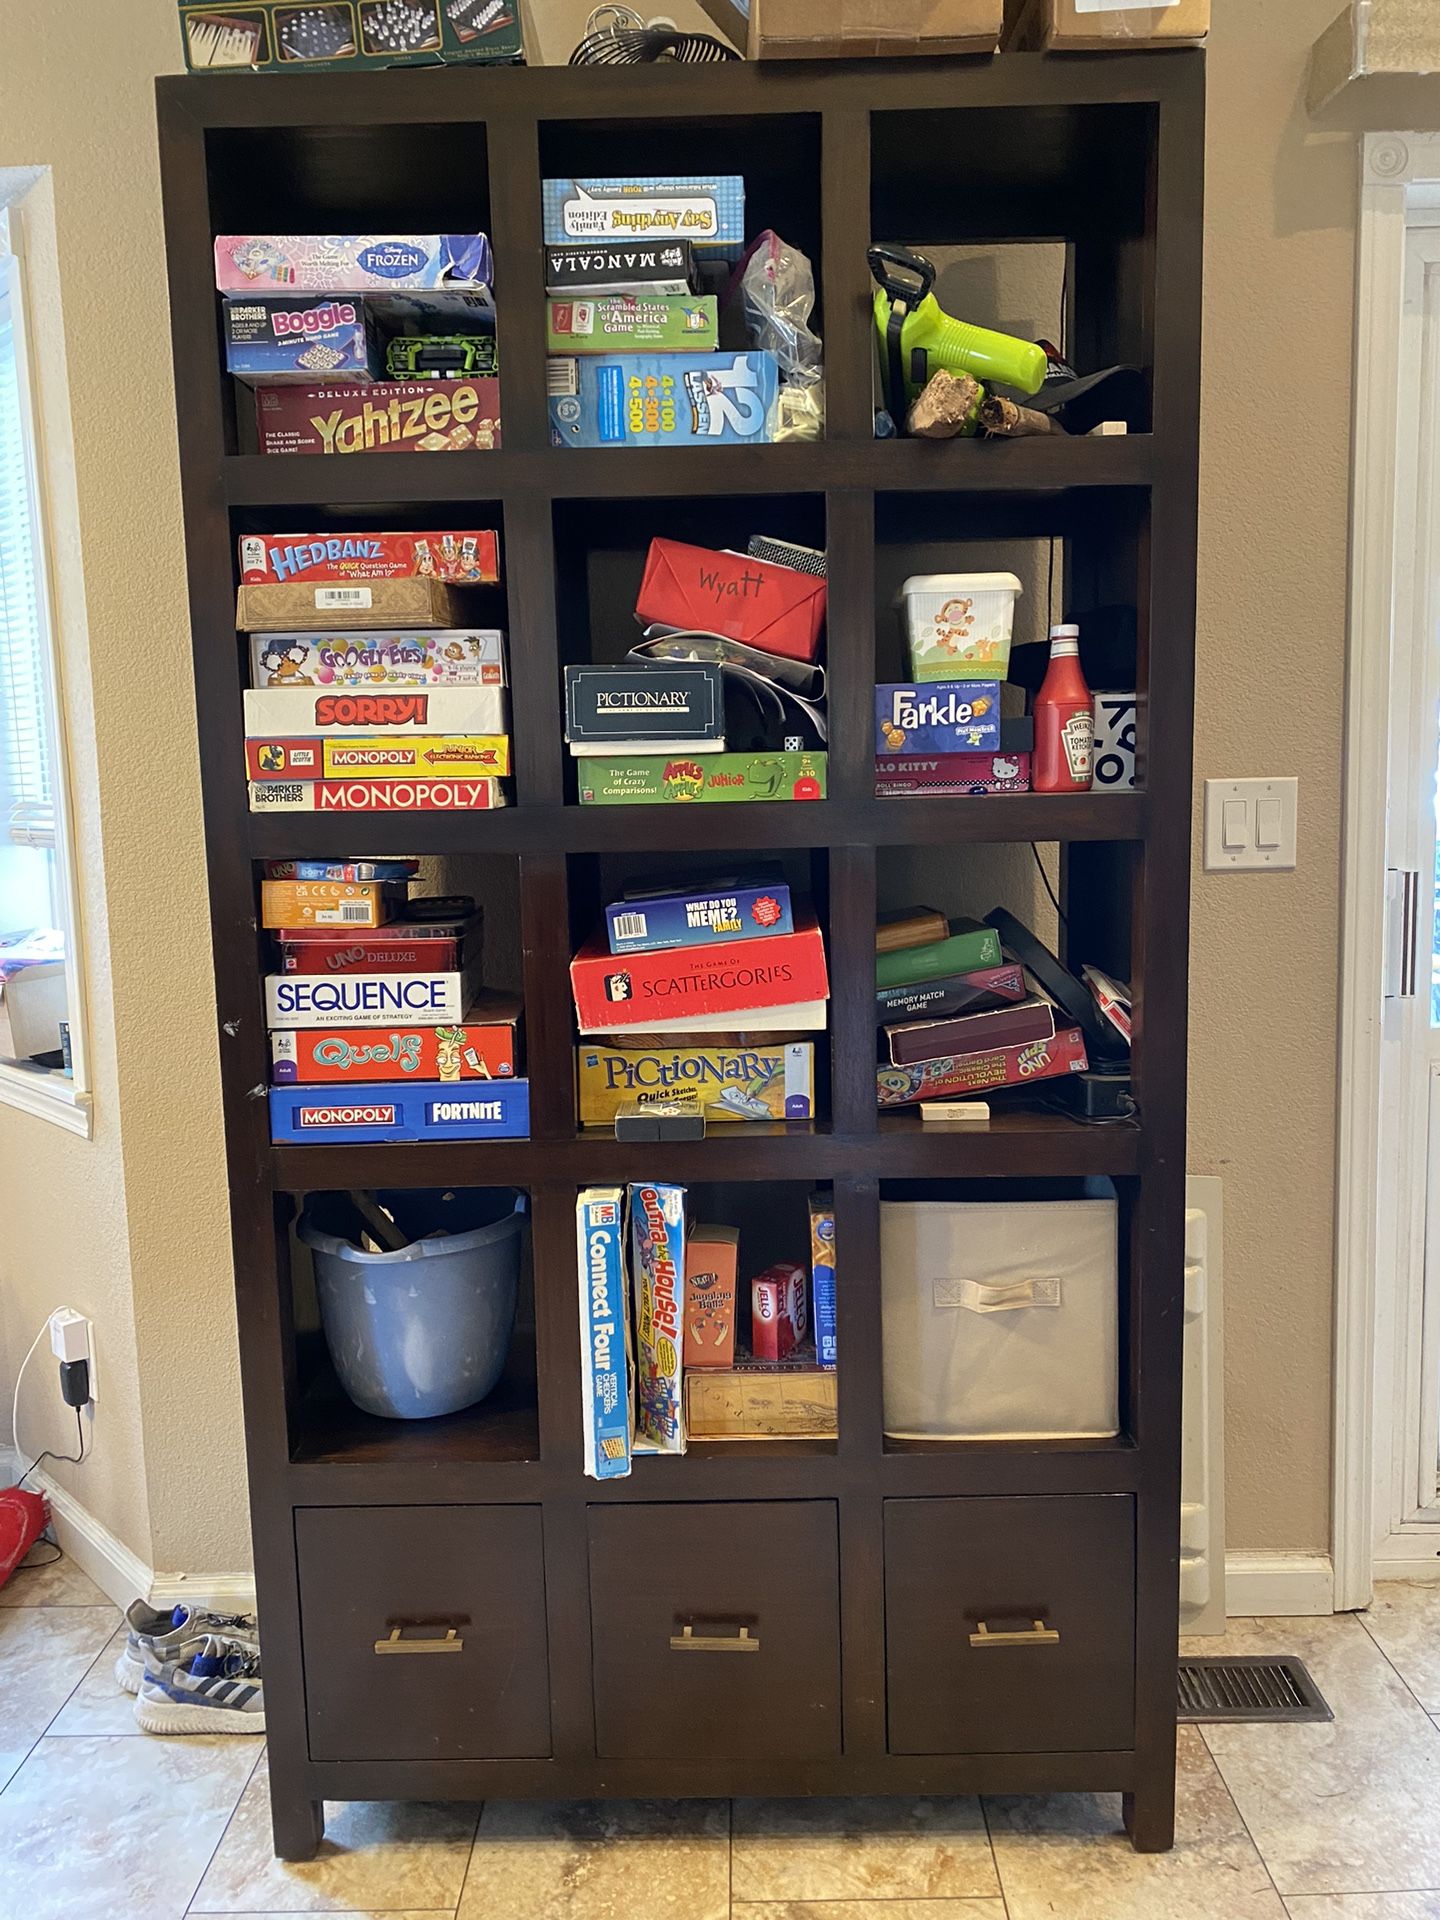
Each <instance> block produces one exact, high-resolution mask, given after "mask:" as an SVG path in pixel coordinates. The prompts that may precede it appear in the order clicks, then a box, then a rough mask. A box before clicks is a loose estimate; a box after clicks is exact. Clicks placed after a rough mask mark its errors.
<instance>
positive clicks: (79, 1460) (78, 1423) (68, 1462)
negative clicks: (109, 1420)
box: [15, 1407, 85, 1487]
mask: <svg viewBox="0 0 1440 1920" xmlns="http://www.w3.org/2000/svg"><path fill="white" fill-rule="evenodd" d="M75 1444H76V1446H77V1447H78V1448H79V1449H80V1451H79V1452H78V1453H53V1452H52V1451H51V1450H50V1448H49V1447H47V1448H46V1449H45V1451H44V1453H42V1454H39V1455H37V1457H36V1458H35V1459H34V1460H32V1461H31V1462H30V1464H29V1466H28V1467H27V1468H26V1469H25V1471H24V1473H22V1474H21V1476H20V1478H19V1479H18V1480H17V1481H16V1482H15V1484H16V1486H17V1487H23V1486H24V1485H25V1482H26V1481H27V1480H28V1479H29V1478H30V1476H31V1474H32V1473H34V1472H35V1471H36V1469H37V1468H38V1467H39V1466H40V1465H41V1463H42V1461H45V1460H53V1461H54V1462H55V1464H56V1466H57V1467H78V1466H82V1465H83V1464H84V1461H85V1426H84V1422H83V1421H82V1420H81V1418H80V1409H79V1407H76V1409H75Z"/></svg>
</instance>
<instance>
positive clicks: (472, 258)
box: [215, 233, 495, 293]
mask: <svg viewBox="0 0 1440 1920" xmlns="http://www.w3.org/2000/svg"><path fill="white" fill-rule="evenodd" d="M494 277H495V270H494V266H493V263H492V261H491V257H490V242H489V240H487V239H486V237H485V235H484V234H483V233H326V234H318V233H301V234H275V233H260V234H256V233H222V234H220V235H219V236H218V237H217V239H216V241H215V285H216V286H217V287H218V288H219V289H220V291H221V293H256V292H259V291H261V290H262V289H273V290H275V291H276V292H293V293H399V292H401V291H402V290H409V289H413V288H417V287H425V288H432V287H464V288H466V289H468V290H471V291H474V290H475V289H478V288H483V287H488V286H489V285H490V283H491V281H492V280H493V279H494Z"/></svg>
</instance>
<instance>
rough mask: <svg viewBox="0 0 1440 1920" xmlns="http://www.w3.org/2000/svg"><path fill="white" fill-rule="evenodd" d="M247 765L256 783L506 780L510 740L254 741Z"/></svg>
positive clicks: (359, 737) (356, 737)
mask: <svg viewBox="0 0 1440 1920" xmlns="http://www.w3.org/2000/svg"><path fill="white" fill-rule="evenodd" d="M245 763H246V768H247V773H248V777H249V778H250V779H251V780H349V779H351V778H359V777H363V778H365V779H367V780H412V779H415V778H416V777H417V776H418V777H420V778H423V779H438V778H440V777H441V776H442V775H456V774H458V775H461V776H463V777H464V778H466V779H472V778H473V779H503V778H504V776H505V775H506V774H507V773H509V771H510V739H509V735H508V734H503V733H500V734H495V733H414V734H402V735H399V736H397V735H394V734H388V735H387V734H375V733H372V734H363V733H356V734H331V735H328V736H325V737H322V736H320V735H319V734H302V735H300V736H298V737H297V736H295V735H281V736H279V737H278V738H277V737H276V736H275V735H273V734H264V735H260V736H258V737H257V736H254V735H251V736H248V737H247V738H246V741H245Z"/></svg>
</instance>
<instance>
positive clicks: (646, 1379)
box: [629, 1183, 685, 1453]
mask: <svg viewBox="0 0 1440 1920" xmlns="http://www.w3.org/2000/svg"><path fill="white" fill-rule="evenodd" d="M629 1199H630V1277H631V1282H632V1284H633V1286H634V1288H635V1446H636V1449H637V1451H639V1452H646V1453H684V1451H685V1420H684V1411H683V1408H682V1406H681V1401H680V1373H681V1352H682V1341H683V1338H684V1327H685V1189H684V1187H673V1186H661V1185H660V1184H658V1183H655V1184H644V1185H637V1186H632V1187H631V1188H630V1194H629Z"/></svg>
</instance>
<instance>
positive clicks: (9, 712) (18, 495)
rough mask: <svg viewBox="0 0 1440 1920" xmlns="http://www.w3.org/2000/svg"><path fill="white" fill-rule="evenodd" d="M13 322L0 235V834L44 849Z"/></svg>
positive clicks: (40, 677) (22, 424)
mask: <svg viewBox="0 0 1440 1920" xmlns="http://www.w3.org/2000/svg"><path fill="white" fill-rule="evenodd" d="M19 314H20V267H19V262H18V261H17V260H16V258H15V256H14V255H13V254H12V253H11V252H10V251H9V248H8V246H7V245H6V244H5V235H4V228H3V227H0V832H3V833H4V834H5V836H6V838H8V839H9V840H10V841H12V842H14V843H15V844H17V845H20V846H46V847H49V846H53V845H54V844H55V809H54V801H53V789H52V786H51V768H50V748H49V741H48V737H47V730H46V724H45V708H46V703H45V684H46V683H45V674H46V659H45V632H44V626H43V615H42V612H41V606H40V596H39V587H40V582H39V579H38V577H37V573H36V552H37V546H38V543H37V540H36V527H35V493H34V485H33V471H32V466H31V460H30V451H29V444H28V432H29V420H28V413H29V394H28V392H27V391H26V387H25V381H24V369H23V367H22V365H21V362H20V330H19Z"/></svg>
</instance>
